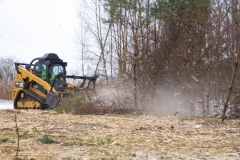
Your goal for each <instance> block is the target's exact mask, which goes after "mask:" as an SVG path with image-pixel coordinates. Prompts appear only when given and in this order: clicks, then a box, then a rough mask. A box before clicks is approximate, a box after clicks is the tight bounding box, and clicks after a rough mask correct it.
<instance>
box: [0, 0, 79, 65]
mask: <svg viewBox="0 0 240 160" xmlns="http://www.w3.org/2000/svg"><path fill="white" fill-rule="evenodd" d="M0 1H1V2H0V57H6V56H15V57H17V58H18V59H19V61H21V62H26V63H29V62H30V61H31V60H32V59H34V58H36V57H41V56H42V55H44V53H57V54H58V55H59V57H60V58H61V59H63V60H64V61H66V62H68V67H67V68H68V70H69V69H70V68H71V70H74V69H72V67H75V66H76V61H75V58H74V55H76V53H77V50H76V48H77V47H76V45H75V41H74V39H75V31H74V26H76V25H77V21H78V19H77V16H76V5H77V2H76V1H77V0H0ZM72 61H75V62H72Z"/></svg>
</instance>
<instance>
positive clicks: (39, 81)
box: [12, 53, 98, 109]
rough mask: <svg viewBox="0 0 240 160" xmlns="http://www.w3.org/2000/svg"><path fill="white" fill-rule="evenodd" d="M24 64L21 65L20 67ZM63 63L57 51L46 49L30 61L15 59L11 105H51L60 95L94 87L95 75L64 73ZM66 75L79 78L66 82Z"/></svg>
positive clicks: (46, 106)
mask: <svg viewBox="0 0 240 160" xmlns="http://www.w3.org/2000/svg"><path fill="white" fill-rule="evenodd" d="M24 66H25V67H24ZM66 66H67V63H66V62H63V60H61V59H60V58H59V57H58V56H57V54H54V53H47V54H45V55H44V56H43V57H40V58H35V59H33V60H32V61H31V62H30V64H26V63H15V67H16V71H17V73H16V74H15V76H14V89H13V91H12V99H13V100H14V108H15V109H30V108H32V109H54V108H56V107H57V105H58V104H59V102H60V101H61V99H62V98H64V97H66V96H69V95H71V94H72V93H75V92H78V91H81V90H93V91H94V90H95V82H96V80H97V77H98V76H94V77H86V76H74V75H66ZM67 78H72V79H81V80H82V82H81V83H80V85H79V86H76V85H74V84H71V83H68V82H67V81H66V79H67Z"/></svg>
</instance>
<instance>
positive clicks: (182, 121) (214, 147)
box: [0, 110, 240, 160]
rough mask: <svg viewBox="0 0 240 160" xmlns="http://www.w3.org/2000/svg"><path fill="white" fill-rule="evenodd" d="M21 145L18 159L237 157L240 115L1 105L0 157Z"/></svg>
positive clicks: (13, 152)
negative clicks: (85, 112)
mask: <svg viewBox="0 0 240 160" xmlns="http://www.w3.org/2000/svg"><path fill="white" fill-rule="evenodd" d="M15 115H16V119H17V121H16V122H17V126H18V127H16V122H15ZM16 128H18V130H19V131H18V132H16ZM17 133H19V143H18V136H17ZM18 144H19V148H18ZM17 151H18V159H31V160H34V159H36V160H38V159H40V160H42V159H46V160H47V159H53V160H58V159H65V160H70V159H121V160H128V159H133V160H138V159H139V160H140V159H150V160H155V159H234V160H235V159H240V120H239V119H238V120H226V121H225V122H224V123H222V122H221V120H220V119H215V118H204V119H203V118H180V117H156V116H152V115H140V116H139V115H138V116H137V115H114V114H108V115H71V114H57V113H56V112H54V111H39V110H20V111H19V110H0V159H4V160H7V159H14V157H16V154H17Z"/></svg>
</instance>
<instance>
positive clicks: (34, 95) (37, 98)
mask: <svg viewBox="0 0 240 160" xmlns="http://www.w3.org/2000/svg"><path fill="white" fill-rule="evenodd" d="M22 92H25V93H26V94H27V95H30V96H31V97H33V98H35V99H36V100H38V101H39V102H40V109H44V105H46V99H45V98H42V97H40V96H39V95H38V94H36V93H35V92H33V91H31V90H28V89H22V90H20V91H19V92H18V94H17V96H16V99H15V100H14V108H15V109H18V108H19V107H17V101H18V99H19V97H20V94H21V93H22ZM19 109H21V108H19ZM24 109H25V108H24Z"/></svg>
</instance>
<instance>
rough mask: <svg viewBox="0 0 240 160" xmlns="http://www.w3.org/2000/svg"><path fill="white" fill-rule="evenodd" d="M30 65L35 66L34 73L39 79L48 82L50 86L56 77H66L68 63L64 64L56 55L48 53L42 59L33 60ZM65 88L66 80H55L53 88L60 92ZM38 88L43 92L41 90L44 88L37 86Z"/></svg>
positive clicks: (60, 78)
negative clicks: (61, 75)
mask: <svg viewBox="0 0 240 160" xmlns="http://www.w3.org/2000/svg"><path fill="white" fill-rule="evenodd" d="M35 61H36V62H35ZM34 62H35V63H34ZM30 65H33V66H34V67H33V73H34V74H35V75H36V76H38V77H39V78H41V79H43V80H45V81H46V82H48V83H49V84H50V85H52V84H53V81H54V79H55V76H56V75H59V74H63V75H66V66H67V62H63V60H61V59H60V58H59V57H58V55H57V54H55V53H46V54H44V56H42V57H40V58H35V59H34V60H32V62H31V63H30ZM35 86H36V84H35ZM65 86H66V79H65V78H62V77H59V78H57V79H56V80H55V83H54V86H53V87H54V88H55V90H57V91H60V90H61V87H65ZM36 88H38V89H39V90H41V91H42V89H40V88H42V87H40V86H36ZM44 92H45V91H44Z"/></svg>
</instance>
